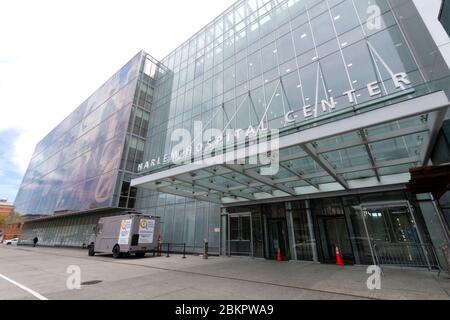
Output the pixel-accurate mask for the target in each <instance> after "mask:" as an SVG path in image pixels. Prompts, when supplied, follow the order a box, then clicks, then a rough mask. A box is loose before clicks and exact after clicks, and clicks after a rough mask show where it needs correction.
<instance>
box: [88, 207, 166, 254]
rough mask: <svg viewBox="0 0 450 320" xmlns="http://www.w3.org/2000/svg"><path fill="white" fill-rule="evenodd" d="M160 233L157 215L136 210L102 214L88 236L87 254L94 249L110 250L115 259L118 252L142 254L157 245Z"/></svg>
mask: <svg viewBox="0 0 450 320" xmlns="http://www.w3.org/2000/svg"><path fill="white" fill-rule="evenodd" d="M159 235H160V218H159V217H154V216H149V215H143V214H140V213H136V212H126V213H124V214H122V215H117V216H112V217H103V218H100V219H99V221H98V224H97V226H96V227H95V233H94V234H93V235H92V236H91V239H90V240H89V246H88V249H89V256H93V255H95V254H96V253H112V254H113V257H114V259H118V258H120V257H121V256H129V255H130V253H133V254H135V255H136V257H143V256H145V253H146V252H150V251H153V250H156V249H157V246H158V237H159Z"/></svg>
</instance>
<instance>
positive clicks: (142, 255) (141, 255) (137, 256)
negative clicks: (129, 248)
mask: <svg viewBox="0 0 450 320" xmlns="http://www.w3.org/2000/svg"><path fill="white" fill-rule="evenodd" d="M134 255H135V256H136V258H143V257H144V256H145V252H136V253H135V254H134Z"/></svg>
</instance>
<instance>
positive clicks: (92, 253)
mask: <svg viewBox="0 0 450 320" xmlns="http://www.w3.org/2000/svg"><path fill="white" fill-rule="evenodd" d="M88 255H89V257H93V256H94V255H95V251H94V245H93V244H90V245H89V251H88Z"/></svg>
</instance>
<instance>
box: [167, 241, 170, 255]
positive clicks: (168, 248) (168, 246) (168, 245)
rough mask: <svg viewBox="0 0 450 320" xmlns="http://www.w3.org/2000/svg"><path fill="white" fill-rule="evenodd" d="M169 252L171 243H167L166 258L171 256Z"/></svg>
mask: <svg viewBox="0 0 450 320" xmlns="http://www.w3.org/2000/svg"><path fill="white" fill-rule="evenodd" d="M169 252H170V243H168V244H167V255H166V258H169V257H170V254H169Z"/></svg>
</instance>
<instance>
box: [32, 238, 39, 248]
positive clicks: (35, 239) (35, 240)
mask: <svg viewBox="0 0 450 320" xmlns="http://www.w3.org/2000/svg"><path fill="white" fill-rule="evenodd" d="M38 241H39V239H38V237H34V239H33V248H34V247H36V244H37V243H38Z"/></svg>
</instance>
